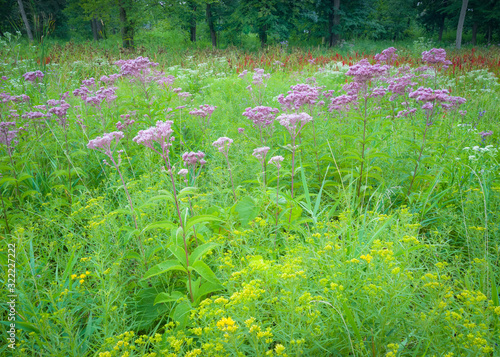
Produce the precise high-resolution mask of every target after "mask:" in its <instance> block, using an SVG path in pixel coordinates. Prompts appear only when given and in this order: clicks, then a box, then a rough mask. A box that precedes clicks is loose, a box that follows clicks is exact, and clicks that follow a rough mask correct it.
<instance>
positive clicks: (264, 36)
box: [259, 25, 267, 48]
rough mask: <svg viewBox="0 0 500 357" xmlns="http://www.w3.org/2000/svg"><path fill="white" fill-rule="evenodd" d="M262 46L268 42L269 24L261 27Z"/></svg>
mask: <svg viewBox="0 0 500 357" xmlns="http://www.w3.org/2000/svg"><path fill="white" fill-rule="evenodd" d="M259 38H260V47H262V48H264V47H266V44H267V25H264V26H262V27H261V29H260V31H259Z"/></svg>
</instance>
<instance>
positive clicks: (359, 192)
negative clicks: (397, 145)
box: [356, 98, 368, 202]
mask: <svg viewBox="0 0 500 357" xmlns="http://www.w3.org/2000/svg"><path fill="white" fill-rule="evenodd" d="M367 104H368V98H365V116H364V119H363V142H362V147H361V168H360V170H359V181H358V189H357V193H356V195H357V196H358V199H359V198H360V194H361V183H362V181H363V168H364V166H365V138H366V122H367V121H368V119H367V114H366V111H367V108H366V107H367ZM360 202H361V201H360Z"/></svg>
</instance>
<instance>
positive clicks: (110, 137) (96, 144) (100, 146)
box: [87, 131, 123, 158]
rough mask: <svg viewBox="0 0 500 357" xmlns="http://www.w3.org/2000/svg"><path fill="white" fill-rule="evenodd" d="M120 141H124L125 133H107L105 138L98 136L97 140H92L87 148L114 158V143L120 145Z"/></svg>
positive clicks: (104, 135)
mask: <svg viewBox="0 0 500 357" xmlns="http://www.w3.org/2000/svg"><path fill="white" fill-rule="evenodd" d="M120 139H123V133H122V132H121V131H113V132H112V133H105V134H103V136H98V137H97V138H95V139H92V140H90V141H89V143H88V144H87V148H89V149H93V150H99V151H101V152H103V153H104V154H106V155H107V156H109V157H110V158H112V157H113V150H112V149H111V145H112V144H113V142H114V143H115V144H118V142H119V141H120Z"/></svg>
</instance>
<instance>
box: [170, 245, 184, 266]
mask: <svg viewBox="0 0 500 357" xmlns="http://www.w3.org/2000/svg"><path fill="white" fill-rule="evenodd" d="M168 250H170V251H171V252H172V254H173V255H174V256H175V257H176V258H177V261H178V262H179V263H181V264H182V266H184V267H186V265H187V264H186V252H185V251H184V248H181V247H179V246H178V245H175V244H174V245H172V246H171V247H170V248H168Z"/></svg>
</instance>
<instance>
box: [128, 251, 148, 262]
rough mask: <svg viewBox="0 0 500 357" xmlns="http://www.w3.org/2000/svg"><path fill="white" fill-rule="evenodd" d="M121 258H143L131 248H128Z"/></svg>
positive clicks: (139, 259) (140, 259)
mask: <svg viewBox="0 0 500 357" xmlns="http://www.w3.org/2000/svg"><path fill="white" fill-rule="evenodd" d="M123 258H125V259H135V260H137V261H138V262H142V261H143V258H142V257H141V256H140V254H139V253H137V252H136V251H133V250H129V251H128V252H127V253H125V255H124V256H123Z"/></svg>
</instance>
